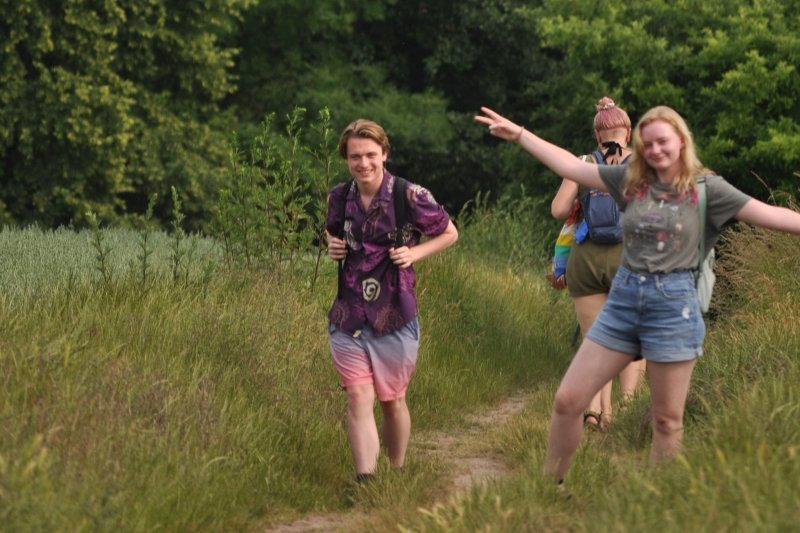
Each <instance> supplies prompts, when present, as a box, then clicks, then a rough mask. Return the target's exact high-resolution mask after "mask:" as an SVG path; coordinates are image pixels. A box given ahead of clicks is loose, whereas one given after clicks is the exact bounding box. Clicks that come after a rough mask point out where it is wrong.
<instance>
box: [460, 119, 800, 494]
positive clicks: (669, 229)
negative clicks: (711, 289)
mask: <svg viewBox="0 0 800 533" xmlns="http://www.w3.org/2000/svg"><path fill="white" fill-rule="evenodd" d="M481 110H482V112H483V113H482V114H481V115H478V116H476V117H475V120H476V121H478V122H480V123H482V124H485V125H486V126H488V128H489V133H490V134H491V135H494V136H495V137H498V138H500V139H503V140H506V141H511V142H516V143H517V144H519V145H520V146H521V147H522V148H523V149H525V150H526V151H527V152H529V153H530V154H531V155H533V156H534V157H536V158H537V159H538V160H539V161H541V162H542V163H544V164H545V165H546V166H547V167H549V168H550V169H551V170H552V171H553V172H555V173H556V174H558V175H559V176H561V177H563V178H569V179H571V180H573V181H575V182H577V183H579V184H581V185H584V186H586V187H592V188H596V189H601V190H606V191H608V192H609V193H610V194H611V195H612V196H613V197H614V199H615V200H616V201H617V203H618V204H619V206H620V209H622V210H623V212H624V215H625V216H624V217H623V254H622V261H621V265H620V267H619V269H618V270H617V274H616V276H615V277H614V281H613V282H612V286H611V291H610V293H609V295H608V300H607V301H606V304H605V305H604V306H603V309H602V311H601V312H600V315H599V316H598V317H597V319H596V321H595V322H594V324H593V326H592V327H591V329H590V330H589V332H588V333H587V335H586V337H585V338H584V340H583V343H582V344H581V346H580V348H579V349H578V353H577V354H576V355H575V358H574V359H573V361H572V363H571V364H570V366H569V368H568V369H567V372H566V374H565V375H564V378H563V379H562V380H561V384H560V385H559V388H558V391H557V392H556V397H555V400H554V402H553V413H552V419H551V423H550V435H549V439H548V451H547V458H546V460H545V471H546V473H547V474H548V475H550V476H552V477H553V478H554V479H555V480H556V481H557V482H559V483H561V482H563V480H564V476H565V475H566V472H567V469H568V468H569V465H570V462H571V460H572V457H573V455H574V453H575V450H576V449H577V447H578V444H579V443H580V439H581V434H582V431H583V424H582V418H581V415H582V413H583V411H584V409H586V407H587V406H588V405H589V401H590V400H591V398H592V396H594V394H595V393H596V392H597V391H598V390H600V388H601V387H602V386H603V385H604V384H605V383H606V382H608V380H609V379H611V378H612V377H613V376H614V375H616V374H618V373H619V372H620V370H622V369H623V368H624V367H625V366H627V365H628V364H629V363H630V362H631V360H632V359H635V358H637V357H643V358H644V359H645V360H646V361H647V374H648V379H649V383H650V394H651V400H650V401H651V412H652V420H653V442H652V446H651V449H650V463H651V464H653V463H655V462H658V461H660V460H662V459H666V458H669V457H672V456H674V455H675V454H677V453H678V452H679V450H680V444H681V439H682V436H683V412H684V406H685V403H686V396H687V393H688V391H689V381H690V378H691V375H692V370H693V368H694V365H695V362H696V360H697V358H698V357H699V356H701V355H702V354H703V338H704V336H705V325H704V323H703V317H702V314H701V312H700V308H699V304H698V301H697V292H696V289H695V279H694V270H695V269H696V268H697V265H698V255H699V250H698V248H699V246H698V245H699V239H700V230H699V210H698V186H697V178H699V177H704V178H705V183H706V190H707V209H706V241H707V242H714V240H715V239H716V238H717V237H718V236H719V233H720V231H721V229H722V228H723V226H724V225H725V223H727V222H728V221H729V220H731V219H736V220H740V221H742V222H747V223H749V224H753V225H755V226H761V227H765V228H771V229H776V230H780V231H785V232H788V233H794V234H800V213H797V212H795V211H792V210H790V209H786V208H782V207H776V206H771V205H768V204H765V203H763V202H761V201H759V200H756V199H754V198H751V197H750V196H748V195H746V194H745V193H743V192H741V191H739V190H738V189H736V188H735V187H734V186H732V185H731V184H729V183H728V182H727V181H725V180H724V179H723V178H722V177H720V176H717V175H714V174H713V173H712V172H711V171H710V170H708V169H707V168H705V167H703V165H702V163H700V161H699V160H698V159H697V156H696V154H695V146H694V141H693V139H692V134H691V132H690V131H689V128H688V126H687V125H686V122H685V121H684V120H683V118H682V117H681V116H680V115H679V114H678V113H677V112H675V111H674V110H673V109H671V108H669V107H666V106H659V107H655V108H653V109H650V110H649V111H647V113H645V114H644V116H642V118H641V120H640V121H639V123H638V124H637V126H636V128H635V130H634V134H633V141H634V146H633V157H632V158H631V161H630V163H629V164H628V165H627V167H624V166H621V165H593V164H591V163H587V162H584V161H581V160H580V159H578V158H577V157H575V156H574V155H572V154H571V153H569V152H568V151H566V150H564V149H563V148H560V147H558V146H556V145H554V144H552V143H549V142H547V141H545V140H544V139H541V138H540V137H538V136H537V135H535V134H533V133H532V132H530V131H528V130H526V129H525V128H524V127H523V126H520V125H518V124H515V123H513V122H511V121H510V120H508V119H507V118H505V117H503V116H501V115H500V114H498V113H496V112H494V111H492V110H491V109H489V108H486V107H483V108H481Z"/></svg>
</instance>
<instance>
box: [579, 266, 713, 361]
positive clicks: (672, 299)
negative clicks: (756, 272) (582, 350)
mask: <svg viewBox="0 0 800 533" xmlns="http://www.w3.org/2000/svg"><path fill="white" fill-rule="evenodd" d="M705 333H706V327H705V323H704V322H703V315H702V313H701V312H700V306H699V304H698V303H697V290H696V289H695V280H694V274H693V273H692V272H691V271H688V270H685V271H680V272H670V273H667V274H663V273H662V274H653V273H648V272H631V271H630V270H628V269H627V268H625V267H624V266H622V265H620V267H619V269H618V270H617V274H616V276H614V281H613V283H612V284H611V292H610V293H609V294H608V300H607V301H606V304H605V306H603V310H602V311H601V312H600V315H598V317H597V320H595V322H594V324H593V325H592V327H591V329H590V330H589V333H587V335H586V337H587V338H588V339H591V340H593V341H594V342H596V343H597V344H600V345H601V346H604V347H606V348H608V349H610V350H615V351H618V352H622V353H627V354H631V355H632V356H633V357H634V358H635V359H640V358H642V357H644V358H645V359H647V360H648V361H654V362H657V363H677V362H681V361H689V360H692V359H695V358H696V357H699V356H701V355H703V338H704V337H705Z"/></svg>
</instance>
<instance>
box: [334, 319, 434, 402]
mask: <svg viewBox="0 0 800 533" xmlns="http://www.w3.org/2000/svg"><path fill="white" fill-rule="evenodd" d="M328 331H329V332H330V344H331V357H332V358H333V365H334V366H335V367H336V371H337V372H339V384H340V385H341V387H342V388H343V389H346V388H347V387H350V386H355V385H366V384H370V383H371V384H373V385H374V387H375V394H376V396H377V397H378V400H379V401H382V402H388V401H391V400H396V399H398V398H402V397H403V396H405V394H406V389H408V382H409V381H410V380H411V375H412V374H413V373H414V369H415V368H416V366H417V352H418V351H419V322H417V319H414V320H412V321H411V322H409V323H408V324H406V325H405V326H403V327H401V328H400V329H398V330H397V331H393V332H391V333H387V334H386V335H381V336H380V337H378V336H375V334H374V333H373V331H372V328H371V327H369V326H368V325H367V326H365V327H364V329H362V330H361V331H360V332H359V333H357V334H356V335H355V336H353V335H350V334H348V333H345V332H343V331H340V330H338V329H336V328H335V327H333V326H330V325H329V326H328Z"/></svg>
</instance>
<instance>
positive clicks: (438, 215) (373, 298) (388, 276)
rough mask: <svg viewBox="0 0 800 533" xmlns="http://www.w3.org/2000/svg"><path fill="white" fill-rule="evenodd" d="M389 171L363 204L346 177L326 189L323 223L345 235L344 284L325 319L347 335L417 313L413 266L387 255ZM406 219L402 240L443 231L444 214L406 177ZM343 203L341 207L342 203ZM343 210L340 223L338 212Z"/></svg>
mask: <svg viewBox="0 0 800 533" xmlns="http://www.w3.org/2000/svg"><path fill="white" fill-rule="evenodd" d="M394 179H395V178H394V176H393V175H392V174H390V173H389V172H386V171H384V174H383V183H381V187H380V189H379V190H378V192H377V194H375V197H374V198H373V199H372V202H371V203H370V206H369V209H364V206H363V205H362V204H361V201H360V200H359V195H358V191H357V190H356V187H355V184H353V185H352V186H351V183H352V181H347V182H345V183H340V184H339V185H337V186H335V187H334V188H333V189H331V192H330V194H329V195H328V216H327V219H326V221H325V228H326V229H327V230H328V232H330V233H331V235H334V236H339V237H341V236H342V235H344V239H345V240H346V241H347V259H346V260H345V264H344V287H343V291H342V294H341V297H340V298H337V299H336V300H335V301H334V302H333V306H332V307H331V309H330V311H328V319H329V320H330V321H331V324H333V325H334V326H335V327H336V328H337V329H340V330H342V331H344V332H347V333H349V334H351V335H353V334H355V332H356V331H358V330H360V329H361V328H362V327H364V324H369V325H370V326H371V327H372V329H373V331H374V332H375V334H376V335H384V334H386V333H390V332H392V331H395V330H397V329H399V328H401V327H402V326H404V325H405V324H406V323H408V322H410V321H411V320H413V319H414V318H415V317H416V316H417V295H416V290H415V288H416V276H415V274H414V269H413V267H411V268H405V269H400V274H399V286H398V283H397V281H398V275H397V270H398V269H397V267H396V266H395V265H394V264H393V263H392V261H391V259H389V248H392V247H393V246H394V242H395V231H396V223H395V213H394V202H393V199H392V188H393V186H394ZM406 200H407V201H406V224H405V226H404V227H403V242H404V243H405V245H406V246H408V247H412V246H416V245H417V244H419V241H420V237H421V236H422V235H425V236H426V237H434V236H436V235H439V234H441V233H443V232H444V230H445V229H447V225H448V223H449V222H450V216H449V215H448V214H447V212H446V211H445V210H444V208H442V206H440V205H439V204H437V203H436V201H435V200H434V199H433V196H432V195H431V193H430V192H428V190H427V189H424V188H423V187H420V186H419V185H415V184H413V183H411V182H408V187H407V188H406ZM342 204H344V209H342ZM342 212H344V228H342V220H340V217H341V213H342Z"/></svg>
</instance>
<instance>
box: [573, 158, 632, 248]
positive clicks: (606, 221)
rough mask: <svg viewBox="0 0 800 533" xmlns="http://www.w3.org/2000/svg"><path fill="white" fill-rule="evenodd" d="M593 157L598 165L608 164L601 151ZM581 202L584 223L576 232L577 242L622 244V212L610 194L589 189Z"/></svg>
mask: <svg viewBox="0 0 800 533" xmlns="http://www.w3.org/2000/svg"><path fill="white" fill-rule="evenodd" d="M592 156H593V157H594V160H595V162H596V163H597V164H598V165H605V164H606V160H605V157H604V156H603V153H602V152H600V151H599V150H598V151H596V152H593V153H592ZM629 157H630V156H629ZM626 161H627V159H626ZM624 163H625V162H623V164H624ZM580 201H581V211H583V222H582V223H581V225H580V226H578V229H577V230H576V231H575V242H578V243H581V242H583V241H585V240H586V239H587V238H588V239H589V240H590V241H592V242H596V243H599V244H617V243H620V242H622V212H620V210H619V206H618V205H617V202H616V201H615V200H614V198H612V197H611V195H610V194H608V193H607V192H604V191H601V190H598V189H589V191H588V192H587V193H586V194H584V195H583V196H582V197H581V199H580Z"/></svg>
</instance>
